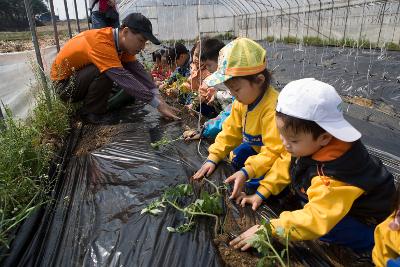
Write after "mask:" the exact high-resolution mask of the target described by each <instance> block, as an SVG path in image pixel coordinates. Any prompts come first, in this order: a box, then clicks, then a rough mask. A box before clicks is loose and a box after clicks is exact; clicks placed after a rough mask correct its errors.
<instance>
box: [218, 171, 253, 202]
mask: <svg viewBox="0 0 400 267" xmlns="http://www.w3.org/2000/svg"><path fill="white" fill-rule="evenodd" d="M246 179H247V178H246V175H245V174H244V172H242V171H237V172H235V173H234V174H232V175H231V176H229V177H228V178H226V180H225V181H224V183H226V184H230V183H232V182H234V185H233V191H232V194H231V195H230V197H229V199H233V198H237V197H238V196H239V195H240V192H241V191H242V188H243V186H244V182H245V181H246Z"/></svg>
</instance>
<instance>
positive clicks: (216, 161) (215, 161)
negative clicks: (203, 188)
mask: <svg viewBox="0 0 400 267" xmlns="http://www.w3.org/2000/svg"><path fill="white" fill-rule="evenodd" d="M207 160H211V161H213V162H214V163H216V164H218V162H219V161H220V159H219V158H218V157H217V156H216V155H214V154H209V155H208V158H207Z"/></svg>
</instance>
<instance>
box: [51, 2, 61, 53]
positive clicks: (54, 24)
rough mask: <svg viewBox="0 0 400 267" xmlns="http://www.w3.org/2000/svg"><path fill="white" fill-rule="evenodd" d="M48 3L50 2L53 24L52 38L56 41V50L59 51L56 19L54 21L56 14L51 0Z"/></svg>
mask: <svg viewBox="0 0 400 267" xmlns="http://www.w3.org/2000/svg"><path fill="white" fill-rule="evenodd" d="M49 4H50V14H51V23H52V24H53V31H54V40H55V41H56V48H57V52H60V40H59V37H58V30H57V21H56V15H55V14H54V5H53V0H50V1H49Z"/></svg>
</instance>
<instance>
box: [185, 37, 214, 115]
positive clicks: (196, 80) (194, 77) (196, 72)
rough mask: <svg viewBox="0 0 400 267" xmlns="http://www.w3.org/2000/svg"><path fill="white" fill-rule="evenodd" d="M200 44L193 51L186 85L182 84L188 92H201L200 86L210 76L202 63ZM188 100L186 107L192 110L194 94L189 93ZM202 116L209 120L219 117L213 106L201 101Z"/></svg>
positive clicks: (196, 44) (199, 42)
mask: <svg viewBox="0 0 400 267" xmlns="http://www.w3.org/2000/svg"><path fill="white" fill-rule="evenodd" d="M200 44H201V41H200V40H199V41H197V42H196V43H195V45H194V46H193V48H192V50H191V58H192V61H191V63H190V75H189V77H188V79H187V81H186V82H185V83H183V84H182V87H185V88H186V91H192V92H197V91H199V87H200V85H201V84H202V83H203V81H204V79H205V78H206V77H208V76H210V72H209V71H208V70H207V69H206V66H205V64H203V63H202V62H200ZM186 97H187V98H188V99H187V101H186V103H185V104H186V105H187V107H188V108H189V109H191V108H192V103H191V102H192V97H193V93H189V94H187V96H186ZM200 105H201V108H200V110H197V111H201V114H202V115H204V116H205V117H207V118H214V117H216V116H217V114H218V113H217V111H216V109H215V108H214V107H213V106H212V105H208V104H207V103H204V101H201V103H200Z"/></svg>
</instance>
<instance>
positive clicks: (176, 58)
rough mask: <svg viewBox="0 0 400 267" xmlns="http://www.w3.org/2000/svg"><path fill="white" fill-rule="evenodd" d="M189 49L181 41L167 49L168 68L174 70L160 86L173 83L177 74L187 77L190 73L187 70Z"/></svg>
mask: <svg viewBox="0 0 400 267" xmlns="http://www.w3.org/2000/svg"><path fill="white" fill-rule="evenodd" d="M189 58H190V56H189V50H187V48H186V46H185V45H184V44H181V43H176V44H175V45H174V46H173V47H171V48H170V49H168V52H167V63H168V65H169V66H170V69H172V70H174V71H173V72H172V74H171V76H170V77H169V78H168V79H167V80H166V81H165V82H164V83H163V84H162V85H161V86H160V87H161V88H164V87H165V86H167V85H171V84H172V83H174V82H175V81H176V80H177V79H178V77H179V76H183V77H187V76H189V74H190V70H189Z"/></svg>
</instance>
